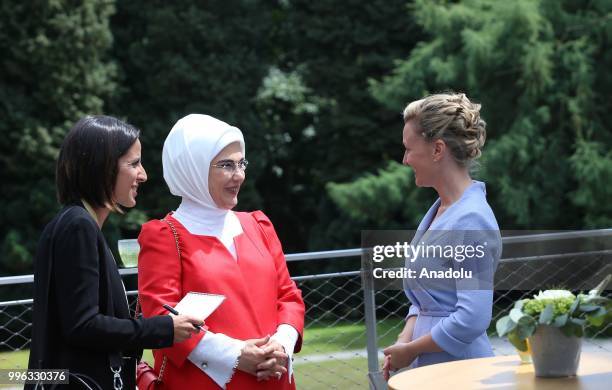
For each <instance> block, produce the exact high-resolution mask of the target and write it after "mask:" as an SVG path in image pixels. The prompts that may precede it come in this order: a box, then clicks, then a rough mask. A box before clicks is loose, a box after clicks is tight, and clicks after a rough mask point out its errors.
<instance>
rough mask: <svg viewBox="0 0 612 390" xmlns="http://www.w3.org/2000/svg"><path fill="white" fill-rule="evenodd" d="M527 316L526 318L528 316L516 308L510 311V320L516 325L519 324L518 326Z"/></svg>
mask: <svg viewBox="0 0 612 390" xmlns="http://www.w3.org/2000/svg"><path fill="white" fill-rule="evenodd" d="M525 316H526V315H525V313H523V312H522V311H521V309H517V308H514V309H512V310H510V319H511V320H512V321H514V322H515V323H517V324H518V323H519V322H520V321H521V319H522V318H524V317H525Z"/></svg>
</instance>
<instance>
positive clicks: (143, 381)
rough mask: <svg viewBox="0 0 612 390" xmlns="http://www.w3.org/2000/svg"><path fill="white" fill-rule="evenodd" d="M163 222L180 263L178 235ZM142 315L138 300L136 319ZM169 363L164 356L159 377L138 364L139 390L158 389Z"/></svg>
mask: <svg viewBox="0 0 612 390" xmlns="http://www.w3.org/2000/svg"><path fill="white" fill-rule="evenodd" d="M162 221H163V222H166V223H167V224H168V226H170V229H171V230H172V234H173V235H174V241H175V243H176V251H177V252H178V257H179V262H180V261H181V260H182V259H181V248H180V246H179V241H178V233H177V231H176V229H175V228H174V225H173V224H172V222H170V221H169V220H167V219H166V218H164V219H162ZM139 315H140V301H139V300H138V298H136V312H135V317H136V318H138V316H139ZM167 362H168V358H167V357H166V356H164V358H163V360H162V365H161V367H160V368H159V375H157V373H156V372H155V370H154V369H153V367H151V366H150V365H149V363H147V362H145V361H144V360H141V361H139V362H138V365H137V366H136V386H137V387H138V390H155V389H157V388H158V387H159V386H158V385H160V384H161V383H162V380H163V377H164V369H165V368H166V363H167Z"/></svg>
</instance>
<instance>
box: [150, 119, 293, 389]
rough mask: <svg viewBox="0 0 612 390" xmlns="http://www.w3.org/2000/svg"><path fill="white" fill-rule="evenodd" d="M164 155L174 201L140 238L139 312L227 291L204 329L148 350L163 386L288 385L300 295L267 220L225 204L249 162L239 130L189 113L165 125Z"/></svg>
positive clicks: (233, 195)
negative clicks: (193, 296) (177, 201)
mask: <svg viewBox="0 0 612 390" xmlns="http://www.w3.org/2000/svg"><path fill="white" fill-rule="evenodd" d="M162 158H163V168H164V179H165V180H166V183H167V184H168V187H169V188H170V192H171V193H172V194H174V195H176V196H180V197H181V198H182V201H181V204H180V206H179V207H178V209H177V210H176V212H174V213H169V214H168V215H167V216H166V217H165V218H164V219H163V220H153V221H150V222H148V223H146V224H144V225H143V227H142V231H141V233H140V236H139V238H138V241H139V243H140V247H141V250H140V255H139V273H138V285H139V294H140V302H141V306H142V312H143V314H144V316H145V317H148V316H152V315H156V314H162V313H163V314H165V313H166V311H165V309H163V307H162V305H163V304H169V305H170V306H175V305H176V303H177V302H179V301H180V300H181V298H182V297H183V296H184V295H185V294H186V293H187V292H190V291H198V292H205V293H212V294H222V295H225V297H226V299H225V301H224V302H223V303H222V304H221V306H219V308H218V309H217V310H216V311H214V312H213V313H212V314H211V315H210V316H209V317H208V318H207V319H206V327H207V330H206V331H205V332H200V333H199V334H197V335H195V336H193V337H191V338H190V339H188V340H187V341H185V342H183V343H180V344H175V345H174V346H173V347H171V348H166V349H161V350H157V351H155V352H154V356H155V370H156V372H157V373H160V371H163V372H162V373H160V376H161V380H162V382H163V384H162V385H161V388H163V389H181V390H182V389H191V388H193V389H196V388H197V389H218V388H224V389H225V388H227V389H294V388H295V383H294V381H293V378H292V367H291V356H292V354H293V353H294V352H298V351H299V349H300V347H301V340H302V331H303V326H304V302H303V300H302V294H301V292H300V290H299V289H298V288H297V287H296V285H295V283H294V282H293V281H292V280H291V279H290V277H289V273H288V271H287V265H286V263H285V257H284V254H283V251H282V247H281V244H280V242H279V240H278V237H277V235H276V232H275V230H274V227H273V226H272V223H271V222H270V220H269V219H268V218H267V217H266V216H265V215H264V214H263V213H262V212H261V211H255V212H252V213H245V212H233V211H232V210H231V209H232V208H233V207H234V206H236V204H237V203H238V193H239V190H240V186H241V185H242V183H243V182H244V179H245V170H246V167H247V164H248V162H247V160H246V159H245V148H244V138H243V136H242V133H241V131H240V130H239V129H238V128H236V127H233V126H230V125H228V124H227V123H225V122H222V121H220V120H218V119H215V118H213V117H211V116H208V115H199V114H191V115H188V116H186V117H184V118H182V119H181V120H179V121H178V122H177V123H176V124H175V125H174V127H173V128H172V130H171V131H170V134H168V137H167V138H166V142H165V143H164V149H163V156H162ZM179 251H180V253H179ZM162 367H163V370H162Z"/></svg>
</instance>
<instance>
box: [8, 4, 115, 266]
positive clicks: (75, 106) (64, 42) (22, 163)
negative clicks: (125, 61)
mask: <svg viewBox="0 0 612 390" xmlns="http://www.w3.org/2000/svg"><path fill="white" fill-rule="evenodd" d="M113 10H114V7H113V4H112V3H111V2H108V1H99V0H82V1H79V2H74V1H64V0H54V1H43V0H37V1H31V2H2V3H1V4H0V21H1V23H2V26H1V28H0V52H2V53H3V55H2V58H1V59H0V64H1V65H0V67H1V69H2V72H1V73H0V116H1V117H2V121H1V122H0V133H1V134H2V137H0V166H1V167H2V169H1V170H0V180H1V181H2V183H3V186H2V188H3V191H2V201H1V202H0V208H1V210H0V215H2V221H1V223H0V237H2V242H1V248H2V256H1V257H0V274H1V273H5V274H6V273H29V272H31V260H32V256H33V253H34V249H35V247H36V243H37V241H38V237H39V235H40V232H41V231H42V228H43V227H44V225H45V224H46V223H47V222H49V220H50V219H51V217H52V216H53V214H54V213H55V212H56V211H57V209H58V207H59V205H58V204H57V202H56V201H55V196H54V195H55V186H54V176H55V159H56V157H57V153H58V148H59V145H60V143H61V141H62V139H63V137H64V135H65V134H66V132H67V131H68V129H69V128H70V127H71V126H72V125H73V124H74V123H75V122H76V121H77V120H78V118H80V117H81V116H83V115H85V114H99V113H102V110H103V106H104V104H103V102H104V100H105V99H107V98H108V96H109V95H110V94H112V93H113V91H114V89H115V83H114V75H115V72H116V67H115V64H114V63H113V61H111V60H110V59H109V57H108V54H107V53H108V49H109V48H110V46H111V42H112V35H111V33H110V29H109V25H108V20H109V17H110V15H111V14H112V12H113Z"/></svg>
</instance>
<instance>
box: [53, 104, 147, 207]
mask: <svg viewBox="0 0 612 390" xmlns="http://www.w3.org/2000/svg"><path fill="white" fill-rule="evenodd" d="M139 136H140V130H138V129H137V128H135V127H134V126H132V125H130V124H127V123H125V122H123V121H120V120H119V119H117V118H113V117H111V116H104V115H96V116H86V117H84V118H82V119H81V120H79V121H78V122H77V123H76V124H75V125H74V126H73V127H72V129H70V131H69V132H68V134H67V135H66V138H64V142H63V143H62V147H61V149H60V153H59V157H58V159H57V166H56V169H55V184H56V188H57V198H58V200H59V202H60V203H61V204H64V205H65V204H69V203H74V202H78V201H79V200H81V199H84V200H85V201H87V202H88V203H89V204H90V205H91V206H92V207H95V208H102V207H106V208H110V209H116V208H117V205H116V204H115V201H114V200H113V191H114V188H115V181H116V179H117V161H118V160H119V157H121V156H123V155H124V154H125V153H126V152H127V151H128V149H129V148H130V147H131V146H132V145H133V144H134V142H136V140H137V139H138V137H139Z"/></svg>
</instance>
